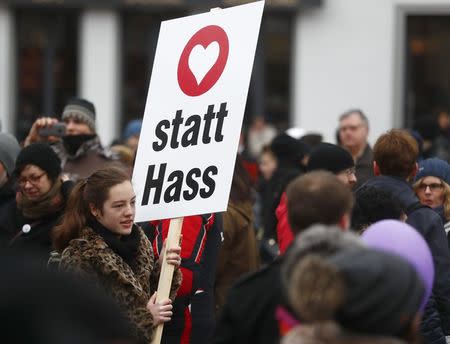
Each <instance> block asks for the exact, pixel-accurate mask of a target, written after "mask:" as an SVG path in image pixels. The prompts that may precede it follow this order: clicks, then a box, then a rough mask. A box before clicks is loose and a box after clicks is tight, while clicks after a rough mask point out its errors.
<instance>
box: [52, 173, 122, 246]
mask: <svg viewBox="0 0 450 344" xmlns="http://www.w3.org/2000/svg"><path fill="white" fill-rule="evenodd" d="M127 180H129V177H128V176H127V174H126V173H125V171H123V170H122V169H120V168H117V167H108V168H104V169H100V170H98V171H96V172H95V173H93V174H92V175H91V176H90V177H89V178H87V179H85V180H82V181H79V182H78V183H77V184H76V185H75V186H74V188H73V190H72V192H71V193H70V197H69V200H68V201H67V206H66V211H65V213H64V215H63V218H62V222H61V224H60V225H58V226H56V227H55V230H54V232H53V246H54V248H55V249H56V250H57V251H59V252H62V251H63V250H64V249H65V248H66V247H67V246H68V245H69V242H70V240H72V239H75V238H77V237H79V234H80V231H81V230H82V229H83V228H84V227H85V226H86V222H87V220H88V219H92V218H93V217H92V214H91V211H90V208H89V205H90V204H92V205H93V206H94V207H95V208H97V209H100V210H102V209H103V204H104V203H105V202H106V200H107V199H108V196H109V190H110V189H111V188H112V187H113V186H115V185H118V184H121V183H123V182H125V181H127Z"/></svg>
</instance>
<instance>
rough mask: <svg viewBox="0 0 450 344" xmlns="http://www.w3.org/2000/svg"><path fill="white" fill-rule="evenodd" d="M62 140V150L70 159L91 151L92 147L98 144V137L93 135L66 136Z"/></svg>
mask: <svg viewBox="0 0 450 344" xmlns="http://www.w3.org/2000/svg"><path fill="white" fill-rule="evenodd" d="M94 139H96V140H94ZM62 140H63V145H64V148H65V149H66V150H67V153H68V154H69V156H70V157H71V158H76V157H79V156H81V155H83V153H85V152H86V151H88V150H89V149H91V148H92V146H97V145H99V144H100V142H99V140H98V137H97V135H95V134H88V135H66V136H63V138H62ZM90 141H91V142H90Z"/></svg>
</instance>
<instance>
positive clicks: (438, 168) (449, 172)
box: [414, 158, 450, 184]
mask: <svg viewBox="0 0 450 344" xmlns="http://www.w3.org/2000/svg"><path fill="white" fill-rule="evenodd" d="M424 177H437V178H440V179H442V180H443V181H444V182H446V183H447V184H450V165H449V164H448V163H447V162H446V161H444V160H441V159H438V158H430V159H425V160H422V161H421V162H419V171H418V172H417V174H416V177H415V179H414V181H415V182H416V181H418V180H419V179H421V178H424Z"/></svg>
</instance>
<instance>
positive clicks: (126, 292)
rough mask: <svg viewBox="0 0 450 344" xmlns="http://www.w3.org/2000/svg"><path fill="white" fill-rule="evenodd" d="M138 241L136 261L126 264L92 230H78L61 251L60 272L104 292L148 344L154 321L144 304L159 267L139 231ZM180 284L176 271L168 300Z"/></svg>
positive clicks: (156, 283) (150, 293) (154, 288)
mask: <svg viewBox="0 0 450 344" xmlns="http://www.w3.org/2000/svg"><path fill="white" fill-rule="evenodd" d="M139 235H140V242H139V248H138V254H137V257H136V258H135V260H134V261H133V262H132V263H131V264H130V265H131V266H130V265H128V264H127V263H126V262H125V261H124V260H123V259H122V257H120V256H119V255H118V254H116V253H115V252H114V251H113V250H112V249H111V248H109V247H108V245H107V244H106V243H105V241H104V240H103V238H102V237H101V236H100V235H98V234H97V233H95V232H94V231H93V230H92V229H91V228H89V227H86V228H84V229H83V230H82V231H81V235H80V237H79V238H78V239H74V240H72V241H70V243H69V246H68V247H67V248H66V249H65V250H64V251H63V253H62V255H61V261H60V269H62V270H65V271H70V272H74V273H76V274H78V275H81V276H82V277H84V278H86V279H87V280H88V281H90V282H92V283H94V284H95V285H97V286H98V287H100V288H102V289H104V290H106V292H107V293H108V294H109V295H111V296H112V297H113V298H114V299H115V300H116V301H117V302H118V304H119V306H121V308H122V309H123V311H124V312H125V315H126V316H127V317H128V319H129V320H130V323H131V325H132V327H133V328H134V335H135V337H136V339H137V340H138V341H139V342H140V343H141V342H142V343H150V342H151V339H152V336H153V332H154V329H155V327H154V325H153V318H152V315H151V313H150V312H149V311H148V310H147V308H146V305H147V302H148V300H149V299H150V296H151V295H152V294H153V292H155V291H156V289H157V287H158V279H159V273H160V266H159V264H158V262H157V261H155V259H154V256H153V249H152V246H151V244H150V242H149V240H148V239H147V237H146V236H145V234H144V232H143V231H142V229H140V228H139ZM180 284H181V273H180V271H179V269H176V270H175V274H174V278H173V282H172V288H171V293H170V298H171V299H172V300H173V299H174V298H175V295H176V292H177V290H178V288H179V286H180Z"/></svg>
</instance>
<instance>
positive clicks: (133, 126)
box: [123, 119, 142, 140]
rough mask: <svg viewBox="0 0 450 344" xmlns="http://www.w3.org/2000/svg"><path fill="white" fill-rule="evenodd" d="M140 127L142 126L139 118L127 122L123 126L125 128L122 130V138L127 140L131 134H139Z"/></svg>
mask: <svg viewBox="0 0 450 344" xmlns="http://www.w3.org/2000/svg"><path fill="white" fill-rule="evenodd" d="M141 127H142V120H141V119H135V120H132V121H130V122H128V124H127V126H126V127H125V130H124V131H123V139H124V140H127V139H129V138H130V137H131V136H133V135H139V134H140V132H141Z"/></svg>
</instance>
